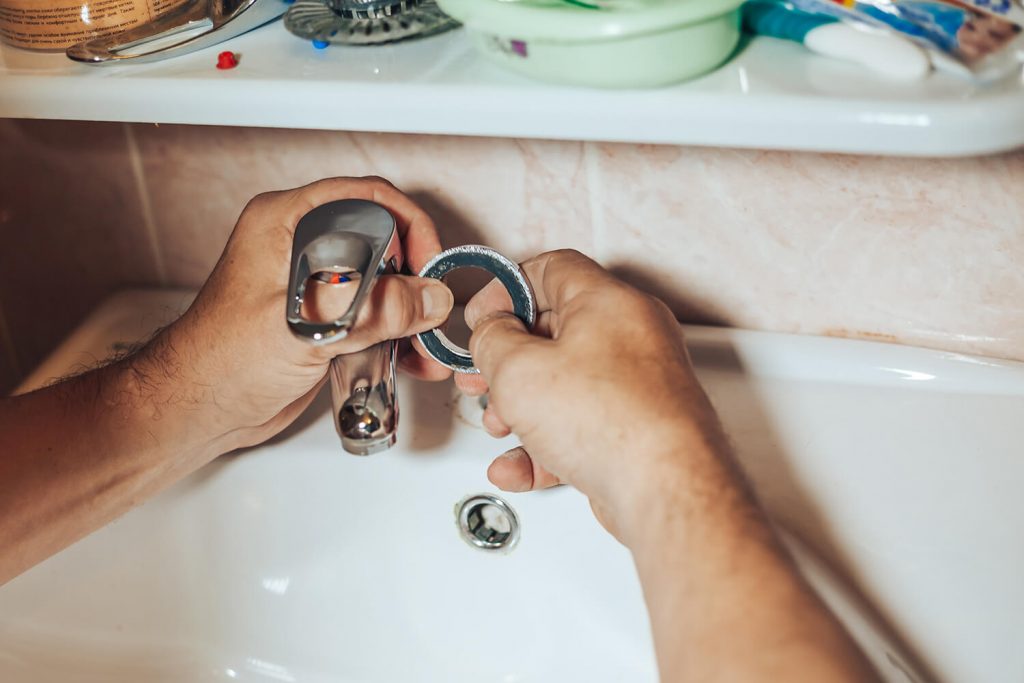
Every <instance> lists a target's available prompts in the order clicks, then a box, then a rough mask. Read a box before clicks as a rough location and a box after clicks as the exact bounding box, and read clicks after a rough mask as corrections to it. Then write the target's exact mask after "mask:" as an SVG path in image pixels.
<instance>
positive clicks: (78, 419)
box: [0, 348, 220, 584]
mask: <svg viewBox="0 0 1024 683" xmlns="http://www.w3.org/2000/svg"><path fill="white" fill-rule="evenodd" d="M154 354H155V348H148V349H146V350H145V351H144V352H143V353H142V354H140V355H139V356H136V357H133V358H128V359H124V360H121V361H118V362H116V363H113V364H111V365H108V366H106V367H103V368H99V369H97V370H93V371H91V372H87V373H84V374H82V375H79V376H77V377H73V378H70V379H67V380H65V381H63V382H60V383H58V384H55V385H53V386H49V387H46V388H44V389H40V390H38V391H35V392H32V393H29V394H25V395H21V396H15V397H11V398H4V399H0V584H3V583H5V582H6V581H8V580H10V579H11V578H13V577H14V576H17V575H18V574H19V573H21V572H22V571H25V570H26V569H28V568H29V567H31V566H33V565H34V564H36V563H38V562H40V561H42V560H43V559H45V558H46V557H49V556H50V555H52V554H54V553H56V552H57V551H59V550H61V549H62V548H64V547H66V546H68V545H70V544H71V543H73V542H75V541H76V540H78V539H80V538H82V537H83V536H85V535H86V534H88V533H90V532H92V531H94V530H96V529H98V528H99V527H101V526H103V525H104V524H106V523H108V522H109V521H111V520H113V519H114V518H116V517H117V516H119V515H121V514H122V513H124V512H126V511H127V510H129V509H131V508H132V507H134V506H135V505H138V504H140V503H141V502H143V501H144V500H146V499H147V498H149V497H151V496H152V495H153V494H155V493H156V492H157V491H159V490H161V489H163V488H164V487H166V486H168V485H169V484H171V483H173V482H174V481H176V480H177V479H179V478H180V477H181V476H184V474H186V473H187V472H189V471H191V470H193V469H195V468H196V467H199V466H200V465H202V464H204V463H205V462H207V461H208V460H210V459H211V458H212V457H214V456H215V455H216V454H217V452H218V451H219V450H220V448H218V445H217V444H214V443H211V442H210V440H209V439H207V437H206V433H205V432H204V430H203V429H201V428H198V429H193V430H190V429H189V426H188V424H187V418H188V411H187V405H186V404H185V402H184V399H182V398H181V397H180V396H175V392H176V390H174V389H169V387H172V386H174V385H173V378H172V376H171V374H172V373H173V367H169V366H168V365H167V363H166V362H165V361H166V359H163V360H161V359H159V358H157V357H156V356H155V355H154ZM190 432H191V434H190Z"/></svg>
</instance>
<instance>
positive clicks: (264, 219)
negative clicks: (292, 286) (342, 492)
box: [131, 177, 453, 452]
mask: <svg viewBox="0 0 1024 683" xmlns="http://www.w3.org/2000/svg"><path fill="white" fill-rule="evenodd" d="M350 198H355V199H368V200H372V201H374V202H377V203H378V204H380V205H382V206H383V207H385V208H386V209H388V210H389V211H390V212H391V213H392V214H393V215H394V217H395V220H396V222H397V224H398V232H399V235H400V237H401V240H402V245H403V248H404V252H405V256H406V261H407V263H408V264H409V266H410V267H411V269H412V270H413V271H414V272H415V271H418V270H419V269H420V268H421V267H422V266H423V265H424V264H425V263H426V262H427V261H428V260H429V259H430V258H432V257H433V256H434V255H435V254H437V253H438V252H439V251H440V250H441V244H440V241H439V240H438V236H437V231H436V229H435V227H434V224H433V222H432V221H431V220H430V217H429V216H427V214H426V213H424V212H423V211H422V210H421V209H420V208H419V207H418V206H416V204H414V203H413V202H412V200H411V199H409V198H408V197H407V196H405V195H404V194H402V192H400V191H399V190H398V189H396V188H395V187H394V186H393V185H391V184H390V183H389V182H387V181H386V180H383V179H381V178H372V177H371V178H332V179H328V180H322V181H319V182H315V183H312V184H310V185H307V186H305V187H300V188H298V189H295V190H287V191H283V192H271V193H267V194H261V195H259V196H257V197H256V198H254V199H253V200H252V201H250V202H249V204H248V205H247V206H246V207H245V210H244V211H243V212H242V215H241V217H240V218H239V219H238V223H237V224H236V225H235V229H234V232H233V233H232V235H231V238H230V239H229V241H228V244H227V246H226V247H225V249H224V253H223V255H222V256H221V258H220V261H219V262H218V263H217V266H216V268H215V269H214V271H213V273H212V275H211V276H210V278H209V280H208V281H207V282H206V284H205V285H204V287H203V289H202V291H201V292H200V293H199V296H198V298H197V299H196V301H195V303H194V304H193V305H192V307H191V308H190V309H189V310H188V312H187V313H186V314H185V315H184V316H183V317H182V318H181V319H180V320H179V321H177V322H175V323H174V324H173V325H171V326H170V327H169V328H167V329H166V330H164V331H163V332H162V333H161V334H159V335H158V336H157V337H156V338H155V339H154V340H153V341H152V342H150V344H149V345H148V346H147V347H146V348H145V349H144V350H143V351H142V352H141V353H140V354H139V357H138V358H137V359H133V360H132V363H131V365H132V367H133V369H134V370H135V373H136V375H137V376H138V378H139V382H140V384H141V385H144V386H146V387H148V390H149V391H151V392H152V393H155V394H157V395H156V396H155V397H154V403H155V405H157V406H163V407H166V408H170V407H172V406H173V407H174V408H175V409H176V410H177V411H179V412H180V411H181V410H186V411H188V413H189V415H190V420H189V434H190V436H191V437H192V438H193V439H206V440H208V441H210V442H213V445H211V448H213V449H215V450H218V451H220V452H225V451H227V450H231V449H233V448H238V447H242V446H247V445H252V444H255V443H259V442H261V441H263V440H265V439H267V438H269V437H271V436H273V435H274V434H276V433H277V432H279V431H280V430H281V429H283V428H284V427H285V426H287V425H288V424H290V423H291V422H292V420H294V419H295V418H296V417H297V416H298V415H299V414H300V413H301V412H302V411H303V410H304V409H305V408H306V406H307V405H308V404H309V403H310V402H311V401H312V400H313V398H314V397H315V395H316V392H317V391H318V390H319V388H320V386H321V385H322V382H323V381H324V379H325V376H326V372H327V369H328V365H329V363H330V361H331V359H332V358H334V357H335V356H337V355H339V354H347V353H352V352H355V351H359V350H361V349H364V348H366V347H368V346H371V345H372V344H375V343H377V342H380V341H383V340H385V339H399V338H403V337H407V336H409V335H412V334H415V333H417V332H421V331H424V330H428V329H431V328H433V327H437V325H438V324H439V323H441V322H442V321H444V320H445V319H446V318H447V317H448V314H449V312H450V310H451V307H452V303H453V298H452V294H451V292H450V291H449V290H448V288H447V287H445V286H444V285H443V284H441V283H440V282H439V281H437V280H429V279H422V278H418V277H412V276H403V275H388V276H383V277H381V278H380V279H379V281H378V282H377V284H376V286H375V287H374V289H373V291H372V294H371V296H370V298H369V299H368V300H367V302H366V303H365V304H364V306H363V309H362V310H361V311H360V314H359V318H358V321H357V323H356V325H355V326H354V328H353V330H352V332H351V333H350V334H349V335H348V336H347V337H346V338H345V339H343V340H340V341H338V342H336V343H333V344H329V345H326V346H314V345H312V344H311V343H309V342H308V341H305V340H302V339H298V338H296V337H295V336H294V335H293V334H292V332H291V330H290V329H289V328H288V325H287V323H286V322H285V298H286V296H287V286H288V285H287V280H288V273H289V268H290V265H291V264H290V259H291V249H292V237H293V235H294V232H295V226H296V225H297V223H298V221H299V219H300V218H302V216H304V215H305V214H306V213H307V212H308V211H310V210H311V209H313V208H315V207H317V206H320V205H322V204H326V203H327V202H330V201H334V200H337V199H350ZM402 366H403V367H404V368H405V369H406V370H408V371H410V372H412V373H413V374H415V375H417V376H418V377H420V378H422V379H430V380H438V379H444V378H446V377H447V376H448V375H449V374H450V373H449V371H448V370H447V369H446V368H444V367H442V366H441V365H439V364H437V363H435V362H433V361H430V360H428V359H426V358H425V357H423V356H421V355H418V354H408V355H406V356H404V357H403V359H402Z"/></svg>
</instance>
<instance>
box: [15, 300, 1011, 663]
mask: <svg viewBox="0 0 1024 683" xmlns="http://www.w3.org/2000/svg"><path fill="white" fill-rule="evenodd" d="M187 300H188V296H187V295H185V294H181V293H166V292H163V293H140V292H130V293H125V294H122V295H119V296H118V297H115V298H114V299H113V300H111V301H110V302H108V303H107V304H106V305H105V306H104V307H102V309H101V310H99V311H98V312H97V314H96V315H94V316H93V317H92V318H91V319H90V320H89V321H87V322H86V323H85V324H84V325H83V327H82V328H81V329H80V330H79V331H78V332H77V333H76V334H75V335H73V336H72V337H71V338H70V339H69V340H68V342H67V343H66V344H65V345H64V347H62V349H60V350H59V351H58V352H57V353H56V354H55V355H54V356H53V357H52V358H51V359H50V360H49V361H48V362H47V363H46V364H44V366H42V367H41V368H40V370H39V371H38V372H37V373H36V374H35V375H33V377H32V378H31V379H30V380H29V384H30V385H38V384H41V383H43V382H45V380H46V379H47V378H48V377H52V376H54V375H57V374H60V373H61V372H63V371H64V370H66V369H67V368H70V367H73V366H75V365H76V364H79V363H81V362H82V361H83V360H85V359H89V358H95V357H102V356H103V355H106V353H108V352H109V349H110V347H111V345H112V344H113V343H115V342H125V341H130V340H132V339H138V338H141V337H143V336H145V334H146V332H147V330H149V329H152V328H153V327H155V326H156V325H159V324H161V323H162V322H163V318H166V317H168V316H170V315H172V314H173V312H174V311H176V310H180V308H181V307H182V306H183V305H185V304H186V303H187ZM686 331H687V335H688V340H689V347H690V349H691V352H692V353H693V357H694V361H695V363H696V365H697V367H698V372H699V374H700V376H701V379H702V381H703V382H704V384H705V386H706V387H707V389H708V391H709V393H710V394H711V396H712V400H713V402H714V403H715V405H716V406H717V407H718V408H719V410H720V411H721V413H722V415H723V420H724V422H725V424H726V426H727V429H728V431H729V433H730V436H731V438H732V439H733V441H734V443H735V444H736V447H737V450H738V453H739V455H740V459H741V461H742V464H743V466H744V469H745V470H746V471H747V472H748V474H749V475H750V477H751V479H752V481H753V483H754V486H755V488H756V490H757V492H758V495H759V496H760V497H761V499H762V500H763V502H764V504H765V505H766V507H767V508H768V509H769V511H770V513H771V516H772V519H773V522H774V523H775V524H776V525H778V527H779V528H780V530H782V532H783V534H784V537H785V539H786V542H787V545H789V546H790V548H791V550H792V552H793V553H794V555H795V557H796V559H797V561H798V564H799V566H800V567H801V569H802V570H803V571H804V573H805V575H806V576H808V578H809V579H810V580H811V582H812V584H813V585H814V586H815V587H816V589H818V590H819V592H820V593H821V594H822V595H823V597H824V598H825V599H826V601H827V602H828V603H829V604H830V606H832V608H833V609H834V610H835V611H836V613H837V614H838V615H839V617H840V618H841V619H842V620H843V621H844V622H845V623H846V624H847V626H848V628H849V629H850V630H851V632H852V633H853V634H854V635H855V637H856V638H857V639H858V641H859V642H860V643H861V644H862V646H863V647H864V649H865V651H866V652H867V653H868V655H869V656H870V657H871V659H872V661H873V662H874V663H875V665H876V666H877V667H878V668H879V670H880V672H881V673H882V675H883V677H884V678H885V679H886V680H889V681H908V680H910V681H930V680H940V681H980V682H985V681H993V682H997V681H999V682H1002V681H1010V680H1016V681H1019V680H1024V650H1021V648H1019V640H1020V635H1021V634H1022V633H1024V582H1022V581H1021V580H1020V577H1021V576H1024V543H1021V539H1022V538H1024V496H1022V495H1021V492H1022V491H1024V450H1022V449H1021V446H1020V444H1022V443H1024V420H1022V419H1021V416H1022V415H1024V365H1022V364H1017V363H1010V362H1002V361H993V360H990V359H981V358H973V357H966V356H962V355H957V354H949V353H941V352H935V351H926V350H921V349H913V348H908V347H899V346H892V345H884V344H875V343H867V342H855V341H848V340H838V339H827V338H813V337H798V336H790V335H779V334H768V333H756V332H744V331H736V330H723V329H711V328H686ZM400 393H401V401H402V404H401V405H402V423H401V429H400V433H399V445H398V447H396V448H395V449H393V450H391V451H389V452H387V453H385V454H382V455H378V456H374V457H371V458H357V457H353V456H349V455H346V454H344V453H342V452H341V450H340V446H339V444H338V440H337V436H336V435H335V433H334V430H333V424H332V422H331V420H330V415H329V402H328V401H326V400H324V401H318V403H317V404H315V405H314V406H313V407H312V409H311V410H310V411H309V412H307V414H306V415H305V416H304V417H303V418H302V419H300V421H299V422H298V423H297V424H296V425H294V426H293V427H292V428H290V429H289V430H288V431H287V432H286V433H284V434H282V435H281V436H279V437H278V438H275V439H274V440H273V441H272V442H270V443H267V444H265V445H263V446H260V447H258V448H254V449H251V450H248V451H245V452H242V453H238V454H232V455H228V456H225V457H222V458H220V459H218V460H217V461H216V462H214V463H212V464H211V465H209V466H207V467H205V468H204V469H202V470H200V471H199V472H197V473H196V474H194V475H193V476H191V477H189V478H187V479H186V480H184V481H182V482H180V483H179V484H177V485H176V486H174V487H173V488H171V489H169V490H168V491H166V492H165V493H164V494H162V495H161V496H159V497H158V498H156V499H154V500H152V501H150V502H149V503H147V504H145V505H144V506H142V507H141V508H139V509H137V510H134V511H133V512H131V513H129V514H128V515H126V516H124V517H123V518H121V519H120V520H118V521H117V522H115V523H114V524H112V525H110V526H108V527H106V528H104V529H102V530H101V531H99V532H97V533H95V534H93V535H91V536H90V537H88V538H86V539H85V540H83V541H81V542H79V543H77V544H76V545H74V546H72V547H71V548H69V549H67V550H66V551H64V552H63V553H61V554H59V555H57V556H55V557H53V558H51V559H50V560H48V561H46V562H44V563H43V564H41V565H39V566H38V567H36V568H35V569H33V570H31V571H29V572H27V573H26V574H24V575H22V576H20V577H18V578H17V579H15V580H14V581H12V582H10V583H9V584H8V585H7V586H5V587H3V588H0V680H3V681H5V682H11V683H16V682H20V681H32V682H33V683H47V682H50V681H54V682H56V681H60V682H62V683H63V682H66V681H157V682H160V681H226V680H239V681H286V682H307V681H312V682H320V681H341V682H345V683H347V682H352V683H355V682H360V683H363V682H378V681H381V682H383V681H388V682H390V681H399V680H404V681H445V682H451V683H460V682H463V681H466V682H469V681H472V682H474V683H476V682H480V681H495V682H499V683H518V682H526V681H584V680H585V681H631V682H633V681H637V682H642V681H654V680H656V678H657V674H656V668H655V663H654V656H653V650H652V646H651V639H650V633H649V628H648V625H647V619H646V613H645V611H644V608H643V603H642V595H641V591H640V587H639V584H638V582H637V580H636V577H635V575H634V571H633V567H632V563H631V560H630V557H629V554H628V553H627V552H626V551H625V550H624V549H623V548H622V547H621V546H620V545H618V544H617V543H616V542H615V541H614V540H613V539H612V538H611V537H610V536H608V535H607V534H605V533H604V531H603V530H602V529H601V528H600V526H599V525H598V524H597V522H596V521H594V519H593V517H592V515H591V513H590V510H589V507H588V505H587V502H586V500H585V499H584V498H583V497H582V496H581V495H580V494H578V493H577V492H575V491H573V490H571V489H568V488H564V487H563V488H559V489H555V490H551V491H544V492H536V493H528V494H505V493H499V492H497V491H495V490H494V488H493V487H492V486H491V485H490V484H489V483H488V482H487V480H486V477H485V471H486V468H487V464H488V463H489V462H490V459H491V458H492V457H493V456H494V455H496V454H498V453H500V452H501V451H502V450H504V449H505V448H507V447H509V446H510V445H512V444H514V440H512V439H506V440H504V441H503V442H499V441H495V440H493V439H491V438H490V437H488V436H487V435H486V434H485V433H484V432H483V431H482V430H481V429H480V428H479V424H478V423H479V413H480V407H479V403H478V401H476V400H473V399H469V398H467V397H460V396H459V395H458V394H456V393H454V392H453V390H452V388H451V385H450V384H449V383H444V384H418V383H413V382H410V381H406V382H403V383H402V385H401V387H400ZM478 493H492V494H498V495H500V497H501V499H502V500H504V501H506V502H507V503H508V505H509V506H510V507H511V508H512V509H513V510H514V512H515V515H516V517H517V518H518V522H519V525H520V536H519V539H518V541H517V542H516V543H515V544H514V545H512V546H511V548H509V547H506V548H504V549H499V550H485V549H481V548H479V547H475V546H474V545H472V544H471V543H469V542H467V539H466V538H465V537H464V535H463V534H462V533H461V532H460V529H459V527H458V525H457V514H456V513H457V510H456V506H457V505H458V504H459V502H460V501H462V500H463V499H464V498H465V497H466V496H468V495H472V494H478ZM667 540H668V539H667Z"/></svg>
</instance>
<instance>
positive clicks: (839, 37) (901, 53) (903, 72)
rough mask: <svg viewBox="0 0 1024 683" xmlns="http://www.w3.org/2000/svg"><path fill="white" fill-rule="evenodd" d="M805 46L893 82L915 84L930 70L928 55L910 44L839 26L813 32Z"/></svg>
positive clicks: (896, 37) (813, 30)
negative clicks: (862, 67)
mask: <svg viewBox="0 0 1024 683" xmlns="http://www.w3.org/2000/svg"><path fill="white" fill-rule="evenodd" d="M804 45H806V46H807V48H808V49H810V50H813V51H814V52H817V53H818V54H821V55H825V56H827V57H835V58H837V59H843V60H846V61H850V62H857V63H858V64H862V65H863V66H865V67H867V68H869V69H871V70H872V71H874V72H876V73H879V74H882V75H883V76H886V77H887V78H891V79H893V80H899V81H916V80H919V79H921V78H924V77H925V75H926V74H927V73H928V71H929V69H930V68H931V62H930V61H929V60H928V54H927V53H926V52H925V51H924V50H922V49H921V48H920V47H918V46H917V45H914V44H913V43H911V42H910V41H909V40H906V39H904V38H901V37H900V36H897V35H892V34H890V33H882V32H881V31H871V30H864V29H859V28H856V27H853V26H850V25H848V24H844V23H841V22H838V23H834V24H825V25H824V26H819V27H818V28H815V29H812V30H811V31H809V32H808V33H807V36H806V37H805V38H804Z"/></svg>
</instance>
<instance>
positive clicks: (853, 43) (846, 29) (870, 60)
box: [566, 0, 931, 81]
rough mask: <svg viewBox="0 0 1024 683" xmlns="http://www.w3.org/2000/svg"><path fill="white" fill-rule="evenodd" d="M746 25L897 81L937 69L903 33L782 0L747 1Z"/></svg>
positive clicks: (749, 30) (913, 79)
mask: <svg viewBox="0 0 1024 683" xmlns="http://www.w3.org/2000/svg"><path fill="white" fill-rule="evenodd" d="M566 1H568V0H566ZM743 27H744V28H745V29H746V31H747V32H748V33H753V34H757V35H764V36H772V37H773V38H782V39H784V40H793V41H796V42H798V43H803V44H804V45H805V46H806V47H807V49H809V50H811V51H812V52H816V53H818V54H820V55H825V56H826V57H834V58H836V59H842V60H844V61H848V62H855V63H858V64H861V65H862V66H865V67H867V68H868V69H871V70H872V71H874V72H876V73H878V74H881V75H883V76H885V77H887V78H890V79H892V80H898V81H916V80H920V79H922V78H924V77H925V75H927V74H928V71H929V69H930V68H931V62H930V60H929V59H928V55H927V53H925V51H924V50H922V49H921V48H920V47H918V46H917V45H914V44H913V43H911V42H910V41H909V40H906V39H904V38H902V37H901V36H898V35H895V34H892V33H886V32H883V31H876V30H867V29H863V28H859V27H856V26H851V25H849V24H846V23H843V22H841V21H839V20H838V19H836V18H835V17H831V16H826V15H823V14H811V13H810V12H803V11H801V10H798V9H796V8H795V7H793V6H792V5H790V4H789V3H786V2H779V1H778V0H748V1H747V2H746V3H744V4H743Z"/></svg>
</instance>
